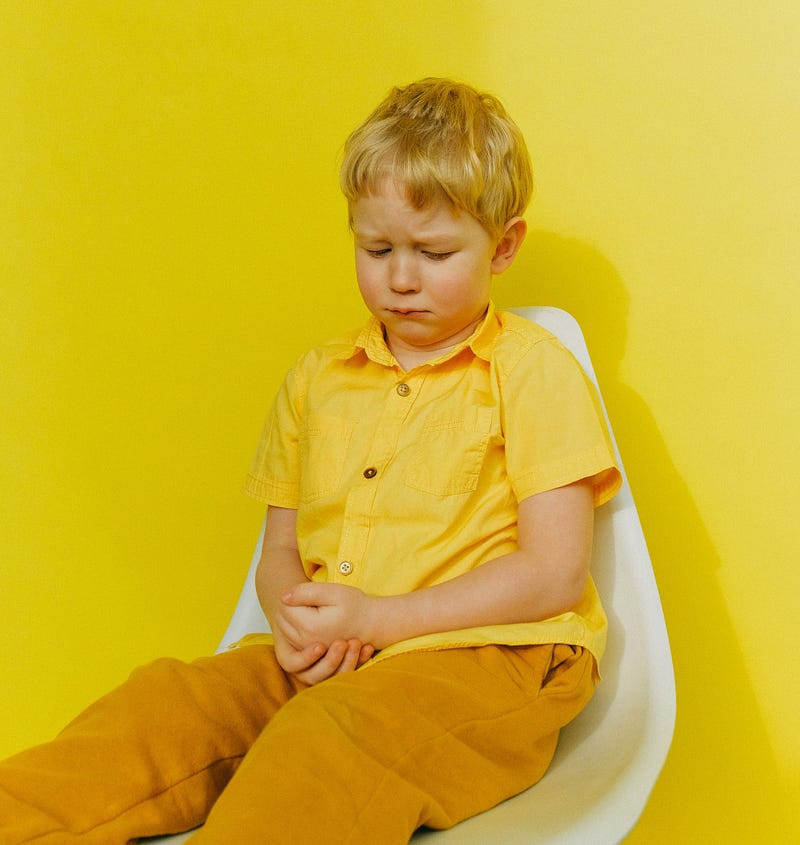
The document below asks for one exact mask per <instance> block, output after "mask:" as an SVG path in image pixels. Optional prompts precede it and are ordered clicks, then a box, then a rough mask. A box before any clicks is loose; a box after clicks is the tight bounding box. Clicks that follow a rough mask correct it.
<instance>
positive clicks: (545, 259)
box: [495, 230, 778, 843]
mask: <svg viewBox="0 0 800 845" xmlns="http://www.w3.org/2000/svg"><path fill="white" fill-rule="evenodd" d="M496 284H497V286H496V289H495V301H496V303H497V305H498V307H501V308H502V307H513V306H521V305H554V306H558V307H560V308H564V309H565V310H567V311H569V312H570V313H571V314H572V315H573V316H574V317H575V318H576V319H577V320H578V322H579V323H580V325H581V327H582V329H583V331H584V335H585V337H586V341H587V344H588V347H589V351H590V353H591V355H592V361H593V363H594V365H595V370H596V372H597V376H598V380H599V383H600V386H601V389H602V391H603V398H604V400H605V403H606V406H607V408H608V413H609V416H610V418H611V420H612V422H613V425H614V432H615V435H616V438H617V442H618V444H619V448H620V452H621V454H622V458H623V460H624V462H625V468H626V471H627V473H628V477H629V479H630V483H631V488H632V490H633V495H634V498H635V500H636V505H637V508H638V510H639V515H640V518H641V520H642V524H643V527H644V533H645V537H646V538H647V543H648V546H649V549H650V554H651V557H652V560H653V567H654V569H655V573H656V578H657V581H658V586H659V590H660V593H661V599H662V604H663V606H664V614H665V616H666V620H667V628H668V631H669V636H670V643H671V647H672V656H673V661H674V664H675V675H676V684H677V696H678V717H677V724H676V732H675V738H674V741H673V745H672V750H671V752H670V755H669V758H668V760H667V764H666V767H665V770H664V774H663V775H662V780H661V782H660V784H659V785H658V786H657V787H656V791H655V793H654V796H653V799H652V801H651V803H650V805H649V807H648V809H647V810H646V812H645V816H644V819H643V823H642V834H643V835H644V834H645V831H646V829H647V827H646V826H647V825H649V824H650V823H652V824H653V827H654V828H655V827H656V826H657V827H658V828H659V829H660V830H662V831H669V832H670V835H671V836H672V837H673V838H674V841H675V842H710V841H714V840H715V839H719V837H720V836H721V835H724V834H725V833H727V832H730V833H731V835H732V836H733V837H734V839H733V840H731V841H739V842H745V841H753V842H756V841H768V840H769V832H768V831H767V830H765V819H770V818H775V817H776V813H777V802H778V798H777V796H776V794H775V790H774V788H773V785H774V784H775V783H776V782H777V778H778V775H777V769H776V765H775V761H774V758H773V756H772V752H771V749H770V744H769V737H768V734H767V732H766V729H765V727H764V725H763V722H762V720H761V716H760V713H759V710H758V705H757V702H756V698H755V695H754V692H753V689H752V687H751V685H750V682H749V676H748V672H747V668H746V665H745V662H744V659H743V656H742V653H741V650H740V648H739V645H738V642H737V638H736V632H735V630H734V628H733V625H732V622H731V619H730V618H729V615H728V610H727V606H726V603H725V598H724V595H723V593H722V590H721V589H720V586H719V584H718V582H717V578H716V570H717V568H718V567H719V564H720V561H719V558H718V556H717V552H716V549H715V548H714V546H713V544H712V542H711V539H710V537H709V536H708V533H707V531H706V529H705V526H704V524H703V520H702V519H701V516H700V514H699V512H698V510H697V507H696V505H695V503H694V500H693V499H692V495H691V493H690V491H689V490H688V488H687V487H686V484H685V482H684V481H683V479H682V478H681V476H680V475H679V474H678V472H677V471H676V468H675V466H674V464H673V463H672V460H671V458H670V455H669V452H668V450H667V448H666V445H665V443H664V440H663V438H662V437H661V434H660V432H659V429H658V426H657V424H656V421H655V420H654V419H653V416H652V414H651V413H650V410H649V408H648V407H647V405H646V404H645V403H644V401H643V400H642V398H641V397H640V396H639V395H638V394H637V393H635V392H634V391H633V390H631V388H630V387H628V385H626V384H624V383H622V381H621V380H620V377H619V369H620V363H621V361H622V359H623V357H624V355H625V349H626V324H627V317H628V302H629V297H628V293H627V291H626V289H625V286H624V283H623V281H622V279H621V278H620V276H619V274H618V273H617V272H616V270H615V269H614V267H613V266H612V265H611V263H610V262H609V261H608V260H607V259H606V258H605V257H604V256H603V255H602V254H601V253H599V252H598V251H597V250H596V249H594V248H593V247H591V246H589V245H587V244H585V243H581V242H580V241H577V240H574V239H570V238H565V237H562V236H559V235H556V234H553V233H551V232H545V231H541V230H538V231H537V230H534V231H531V232H530V233H529V234H528V239H527V241H526V243H525V247H524V249H523V250H522V252H521V253H520V255H519V257H518V259H517V263H516V264H515V267H514V269H513V271H511V272H510V273H509V274H508V276H507V277H505V278H501V279H499V280H498V281H497V283H496ZM675 390H676V394H678V396H677V397H676V399H677V401H679V393H680V385H675ZM712 772H714V774H715V776H714V777H710V774H711V773H712ZM676 800H679V801H680V811H679V812H677V811H676V805H675V801H676ZM754 805H755V806H757V807H758V810H757V812H754V811H753V807H754ZM773 810H774V811H773ZM629 841H631V842H632V843H633V842H637V841H642V842H645V841H648V840H647V839H646V838H642V839H641V840H639V839H638V838H637V835H636V832H634V834H633V835H632V837H631V839H630V840H629ZM776 841H777V840H776Z"/></svg>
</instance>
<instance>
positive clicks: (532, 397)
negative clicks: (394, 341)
mask: <svg viewBox="0 0 800 845" xmlns="http://www.w3.org/2000/svg"><path fill="white" fill-rule="evenodd" d="M582 478H592V480H593V486H594V499H595V504H596V505H600V504H602V503H603V502H605V501H606V500H607V499H609V498H611V496H612V495H613V494H614V492H616V490H617V488H618V487H619V483H620V476H619V472H618V470H617V469H616V466H615V459H614V452H613V448H612V446H611V443H610V439H609V437H608V433H607V430H606V428H605V424H604V421H603V415H602V411H601V410H600V406H599V402H598V399H597V395H596V391H595V389H594V385H593V384H592V383H591V382H590V381H589V380H588V378H587V377H586V376H585V374H584V372H583V370H582V369H581V367H580V365H579V364H578V363H577V362H576V361H575V359H574V358H573V356H572V355H571V353H570V352H568V351H567V350H566V349H565V348H564V347H563V346H562V345H561V344H560V342H559V341H558V340H557V339H556V338H555V337H553V335H551V334H550V333H549V332H547V331H545V330H544V329H543V328H541V327H539V326H537V325H535V324H533V323H531V322H529V321H527V320H524V319H522V318H521V317H518V316H516V315H513V314H508V313H504V312H496V311H495V310H494V308H493V307H492V306H491V305H490V307H489V310H488V312H487V315H486V318H485V319H484V321H483V322H482V323H481V324H480V326H479V327H478V328H477V329H476V331H475V332H474V333H473V335H472V336H471V337H470V338H468V339H467V340H466V341H464V342H463V343H461V344H460V345H459V346H458V347H456V348H455V349H453V350H451V351H449V352H448V353H447V354H445V355H443V356H441V357H440V358H437V359H435V360H432V361H429V362H427V363H425V364H422V365H420V366H417V367H415V368H414V369H412V370H409V371H407V372H406V371H404V370H403V369H402V368H401V367H400V365H399V364H398V363H397V361H396V360H395V358H394V356H393V355H392V354H391V352H390V351H389V349H388V347H387V345H386V343H385V341H384V337H383V331H382V327H381V324H380V323H379V322H378V321H377V320H375V319H372V320H371V321H370V322H369V323H368V324H367V326H366V327H365V328H364V329H362V330H361V331H360V332H358V333H356V334H354V335H352V336H350V337H346V338H343V339H339V340H336V341H332V342H330V343H328V344H325V345H324V346H321V347H319V348H317V349H314V350H312V351H311V352H309V353H307V354H306V355H304V356H303V357H302V358H301V359H300V360H299V361H298V362H297V363H296V364H295V366H294V367H293V368H292V369H291V371H290V372H289V374H288V376H287V377H286V380H285V382H284V384H283V386H282V387H281V389H280V391H279V393H278V395H277V397H276V399H275V402H274V405H273V408H272V411H271V413H270V416H269V418H268V420H267V423H266V426H265V428H264V433H263V436H262V439H261V442H260V444H259V448H258V452H257V454H256V457H255V459H254V461H253V465H252V468H251V471H250V474H249V475H248V480H247V485H246V490H247V492H248V493H250V495H252V496H254V497H255V498H257V499H259V500H261V501H263V502H266V503H267V504H268V505H274V506H277V507H284V508H295V509H297V541H298V547H299V550H300V557H301V559H302V562H303V566H304V568H305V571H306V574H307V575H308V577H309V578H311V579H312V580H314V581H330V582H340V583H344V584H349V585H352V586H355V587H358V588H360V589H361V590H363V591H364V592H366V593H369V594H374V595H396V594H399V593H406V592H409V591H411V590H418V589H422V588H424V587H427V586H430V585H432V584H437V583H440V582H442V581H446V580H448V579H450V578H454V577H456V576H458V575H460V574H462V573H465V572H468V571H470V570H472V569H474V568H475V567H477V566H480V565H481V564H482V563H484V562H486V561H489V560H492V559H494V558H497V557H500V556H501V555H503V554H506V553H508V552H511V551H513V550H514V549H515V548H516V541H517V514H518V504H519V502H520V501H522V500H523V499H525V498H526V497H528V496H533V495H535V494H537V493H541V492H543V491H546V490H550V489H553V488H556V487H561V486H563V485H565V484H569V483H571V482H573V481H577V480H578V479H582ZM605 637H606V617H605V614H604V612H603V608H602V606H601V604H600V600H599V597H598V595H597V592H596V590H595V587H594V584H593V583H592V581H591V579H590V580H589V582H588V583H587V586H586V590H585V591H584V595H583V598H582V599H581V601H580V602H579V604H578V606H576V607H575V608H574V609H573V610H572V611H570V612H569V613H565V614H562V615H560V616H558V617H555V618H552V619H547V620H544V621H540V622H531V623H522V624H514V625H493V626H482V627H480V628H469V629H465V630H459V631H449V632H445V633H437V634H429V635H425V636H421V637H416V638H414V639H411V640H406V641H403V642H401V643H396V644H394V645H392V646H390V647H389V648H386V649H384V650H383V651H382V652H380V654H379V655H378V656H377V658H373V659H382V658H384V657H388V656H390V655H392V654H396V653H399V652H402V651H411V650H419V649H435V648H448V647H460V646H476V645H485V644H488V643H504V644H507V645H527V644H534V643H554V642H565V643H571V644H574V645H582V646H585V647H586V648H588V649H589V650H590V651H591V652H592V653H593V654H594V655H595V656H596V657H597V658H598V659H599V657H600V655H601V654H602V652H603V649H604V646H605Z"/></svg>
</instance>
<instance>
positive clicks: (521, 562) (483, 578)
mask: <svg viewBox="0 0 800 845" xmlns="http://www.w3.org/2000/svg"><path fill="white" fill-rule="evenodd" d="M585 581H586V571H585V569H583V570H581V569H576V571H575V572H574V573H573V574H572V576H567V577H564V574H563V573H562V572H557V571H554V568H553V567H549V566H547V565H540V566H537V565H536V563H535V562H533V561H531V560H530V558H529V557H528V556H527V555H525V554H524V553H522V552H513V553H511V554H509V555H505V556H504V557H502V558H498V559H497V560H494V561H490V562H488V563H486V564H484V565H483V566H480V567H478V568H477V569H475V570H473V571H471V572H468V573H466V574H465V575H461V576H459V577H457V578H454V579H453V580H451V581H447V582H445V583H442V584H437V585H435V586H433V587H427V588H424V589H421V590H417V591H415V592H412V593H408V594H405V595H397V596H386V597H380V598H378V599H377V603H376V605H375V613H374V621H373V625H374V626H375V632H376V633H375V635H374V640H373V644H374V645H375V646H376V647H378V648H385V647H386V646H388V645H391V644H392V643H395V642H399V641H400V640H406V639H411V638H413V637H418V636H422V635H424V634H432V633H440V632H442V631H455V630H459V629H462V628H472V627H478V626H481V625H502V624H513V623H516V622H535V621H538V620H541V619H547V618H549V617H551V616H555V615H558V614H560V613H563V612H565V611H567V610H569V608H571V607H574V606H575V604H576V603H577V602H578V600H579V599H580V597H581V594H582V592H583V589H584V586H585Z"/></svg>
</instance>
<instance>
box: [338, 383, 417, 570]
mask: <svg viewBox="0 0 800 845" xmlns="http://www.w3.org/2000/svg"><path fill="white" fill-rule="evenodd" d="M394 375H395V378H394V379H392V380H388V379H387V380H386V382H385V383H384V384H383V385H382V386H381V388H380V390H381V392H382V395H381V396H379V397H377V396H376V397H375V399H376V401H382V402H383V412H382V414H381V415H380V418H379V419H378V421H377V424H376V426H375V432H374V435H373V439H372V443H371V444H370V448H369V450H368V452H367V457H366V459H365V461H364V466H363V468H362V470H361V472H360V474H359V476H358V480H357V481H356V482H355V483H354V484H353V487H352V489H351V490H350V491H349V492H348V494H347V499H346V501H345V509H344V519H343V523H342V533H341V538H340V541H339V548H338V552H337V563H336V565H335V566H334V572H333V573H332V575H333V580H335V581H338V582H340V583H348V584H351V585H352V586H358V585H359V584H360V583H361V582H362V580H363V578H364V560H365V552H366V548H367V541H368V539H369V532H370V526H371V525H372V519H373V513H374V506H375V500H376V497H377V495H378V492H379V489H380V486H381V485H382V484H383V481H384V476H385V472H386V468H387V467H388V466H389V464H390V463H391V461H392V459H393V458H394V456H395V454H396V453H397V447H398V443H399V441H400V438H401V435H402V431H403V427H404V425H405V423H406V421H407V420H408V417H409V415H410V414H411V412H412V410H413V408H414V406H415V405H416V404H417V401H418V398H419V395H420V393H421V391H422V386H423V384H424V381H425V377H426V373H425V372H424V371H422V372H420V373H419V374H410V373H402V372H400V371H397V370H395V371H394Z"/></svg>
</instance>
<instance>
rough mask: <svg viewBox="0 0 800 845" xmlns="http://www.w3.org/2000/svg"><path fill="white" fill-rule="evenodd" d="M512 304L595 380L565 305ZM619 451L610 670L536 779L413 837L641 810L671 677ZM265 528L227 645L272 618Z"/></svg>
mask: <svg viewBox="0 0 800 845" xmlns="http://www.w3.org/2000/svg"><path fill="white" fill-rule="evenodd" d="M511 310H514V311H516V312H517V313H518V314H520V315H521V316H523V317H525V318H527V319H530V320H532V321H534V322H536V323H539V324H540V325H542V326H544V327H545V328H546V329H548V330H549V331H551V332H552V333H553V334H555V335H556V336H557V337H558V338H559V339H560V340H561V342H562V343H563V344H564V345H565V346H566V347H567V348H568V349H570V351H571V352H572V353H573V354H574V355H575V357H576V358H577V359H578V361H579V362H580V364H581V366H582V367H583V368H584V370H585V371H586V373H587V374H588V375H589V377H590V378H591V379H592V380H593V381H594V383H595V384H597V377H596V375H595V372H594V368H593V367H592V362H591V360H590V358H589V353H588V351H587V349H586V344H585V342H584V339H583V335H582V333H581V330H580V328H579V326H578V324H577V323H576V322H575V320H574V319H573V318H572V317H571V316H570V315H569V314H567V313H566V312H565V311H562V310H560V309H558V308H549V307H530V308H519V309H511ZM601 401H602V398H601ZM604 410H605V406H604ZM609 428H610V424H609ZM612 438H613V430H612ZM614 448H615V449H616V448H617V446H616V441H614ZM617 457H618V460H619V466H620V469H621V470H622V474H623V485H622V489H621V490H620V491H619V493H618V494H617V495H616V496H615V497H614V499H612V500H611V501H610V502H609V503H607V504H606V505H603V506H602V507H601V508H600V509H599V510H598V512H597V515H596V523H595V524H596V529H595V547H594V557H593V563H592V574H593V577H594V579H595V582H596V583H597V588H598V590H599V592H600V595H601V596H602V598H603V603H604V606H605V608H606V612H607V614H608V617H609V638H608V649H607V652H606V655H605V657H604V659H603V664H602V667H601V668H602V674H603V682H602V683H601V684H600V685H599V687H598V690H597V692H596V693H595V696H594V698H593V699H592V701H591V702H590V704H589V705H588V707H587V708H586V709H585V710H584V712H583V713H582V714H581V715H580V716H579V717H578V718H577V719H576V720H575V721H574V722H573V723H572V724H571V725H569V726H567V727H566V728H565V729H564V730H563V731H562V734H561V739H560V741H559V745H558V750H557V752H556V756H555V758H554V760H553V763H552V765H551V767H550V769H549V771H548V772H547V774H546V775H545V777H544V778H543V779H542V780H541V781H540V782H539V783H538V784H537V785H536V786H535V787H533V788H532V789H529V790H528V791H527V792H525V793H523V794H522V795H519V796H517V797H516V798H512V799H510V800H509V801H506V802H504V803H503V804H502V805H500V806H499V807H496V808H495V809H493V810H491V811H490V812H488V813H484V814H483V815H481V816H477V817H475V818H473V819H469V820H467V821H466V822H462V823H461V824H459V825H457V826H456V827H455V828H453V829H451V830H448V831H441V832H436V833H430V832H420V833H418V834H417V835H416V836H415V838H414V841H415V842H416V841H417V840H423V839H425V838H426V837H428V836H432V837H435V841H436V843H437V845H487V843H498V845H500V844H501V845H534V843H541V844H542V845H544V843H547V845H587V843H591V845H616V843H619V842H620V841H622V839H623V838H624V837H625V836H626V835H627V833H628V832H629V831H630V830H631V829H632V827H633V826H634V825H635V823H636V821H637V819H638V818H639V816H640V815H641V812H642V810H643V809H644V806H645V804H646V802H647V799H648V797H649V795H650V792H651V790H652V788H653V786H654V784H655V781H656V778H657V777H658V774H659V772H660V771H661V768H662V766H663V764H664V760H665V759H666V755H667V752H668V750H669V746H670V743H671V741H672V734H673V730H674V724H675V682H674V675H673V670H672V658H671V654H670V649H669V641H668V639H667V631H666V625H665V623H664V615H663V612H662V609H661V603H660V600H659V595H658V588H657V587H656V583H655V578H654V575H653V570H652V566H651V563H650V556H649V554H648V551H647V546H646V544H645V540H644V535H643V533H642V527H641V524H640V522H639V517H638V514H637V512H636V507H635V505H634V502H633V497H632V495H631V490H630V487H629V485H628V480H627V476H626V475H625V470H624V467H623V465H622V460H621V458H620V457H619V453H618V452H617ZM262 539H263V527H262V536H261V537H260V538H259V541H258V544H257V547H256V551H255V553H254V555H253V560H252V562H251V565H250V570H249V572H248V575H247V579H246V582H245V586H244V588H243V590H242V594H241V596H240V599H239V602H238V604H237V606H236V610H235V612H234V614H233V618H232V619H231V622H230V624H229V626H228V629H227V631H226V632H225V635H224V637H223V640H222V644H221V646H220V650H223V649H224V648H225V647H227V646H228V645H229V644H230V643H232V642H235V641H236V640H237V639H239V638H241V637H242V636H244V635H245V634H247V633H254V632H259V631H266V630H268V626H267V622H266V619H265V618H264V615H263V613H262V612H261V609H260V607H259V604H258V600H257V598H256V593H255V568H256V565H257V562H258V559H259V556H260V553H261V540H262ZM431 845H433V843H432V844H431Z"/></svg>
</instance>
